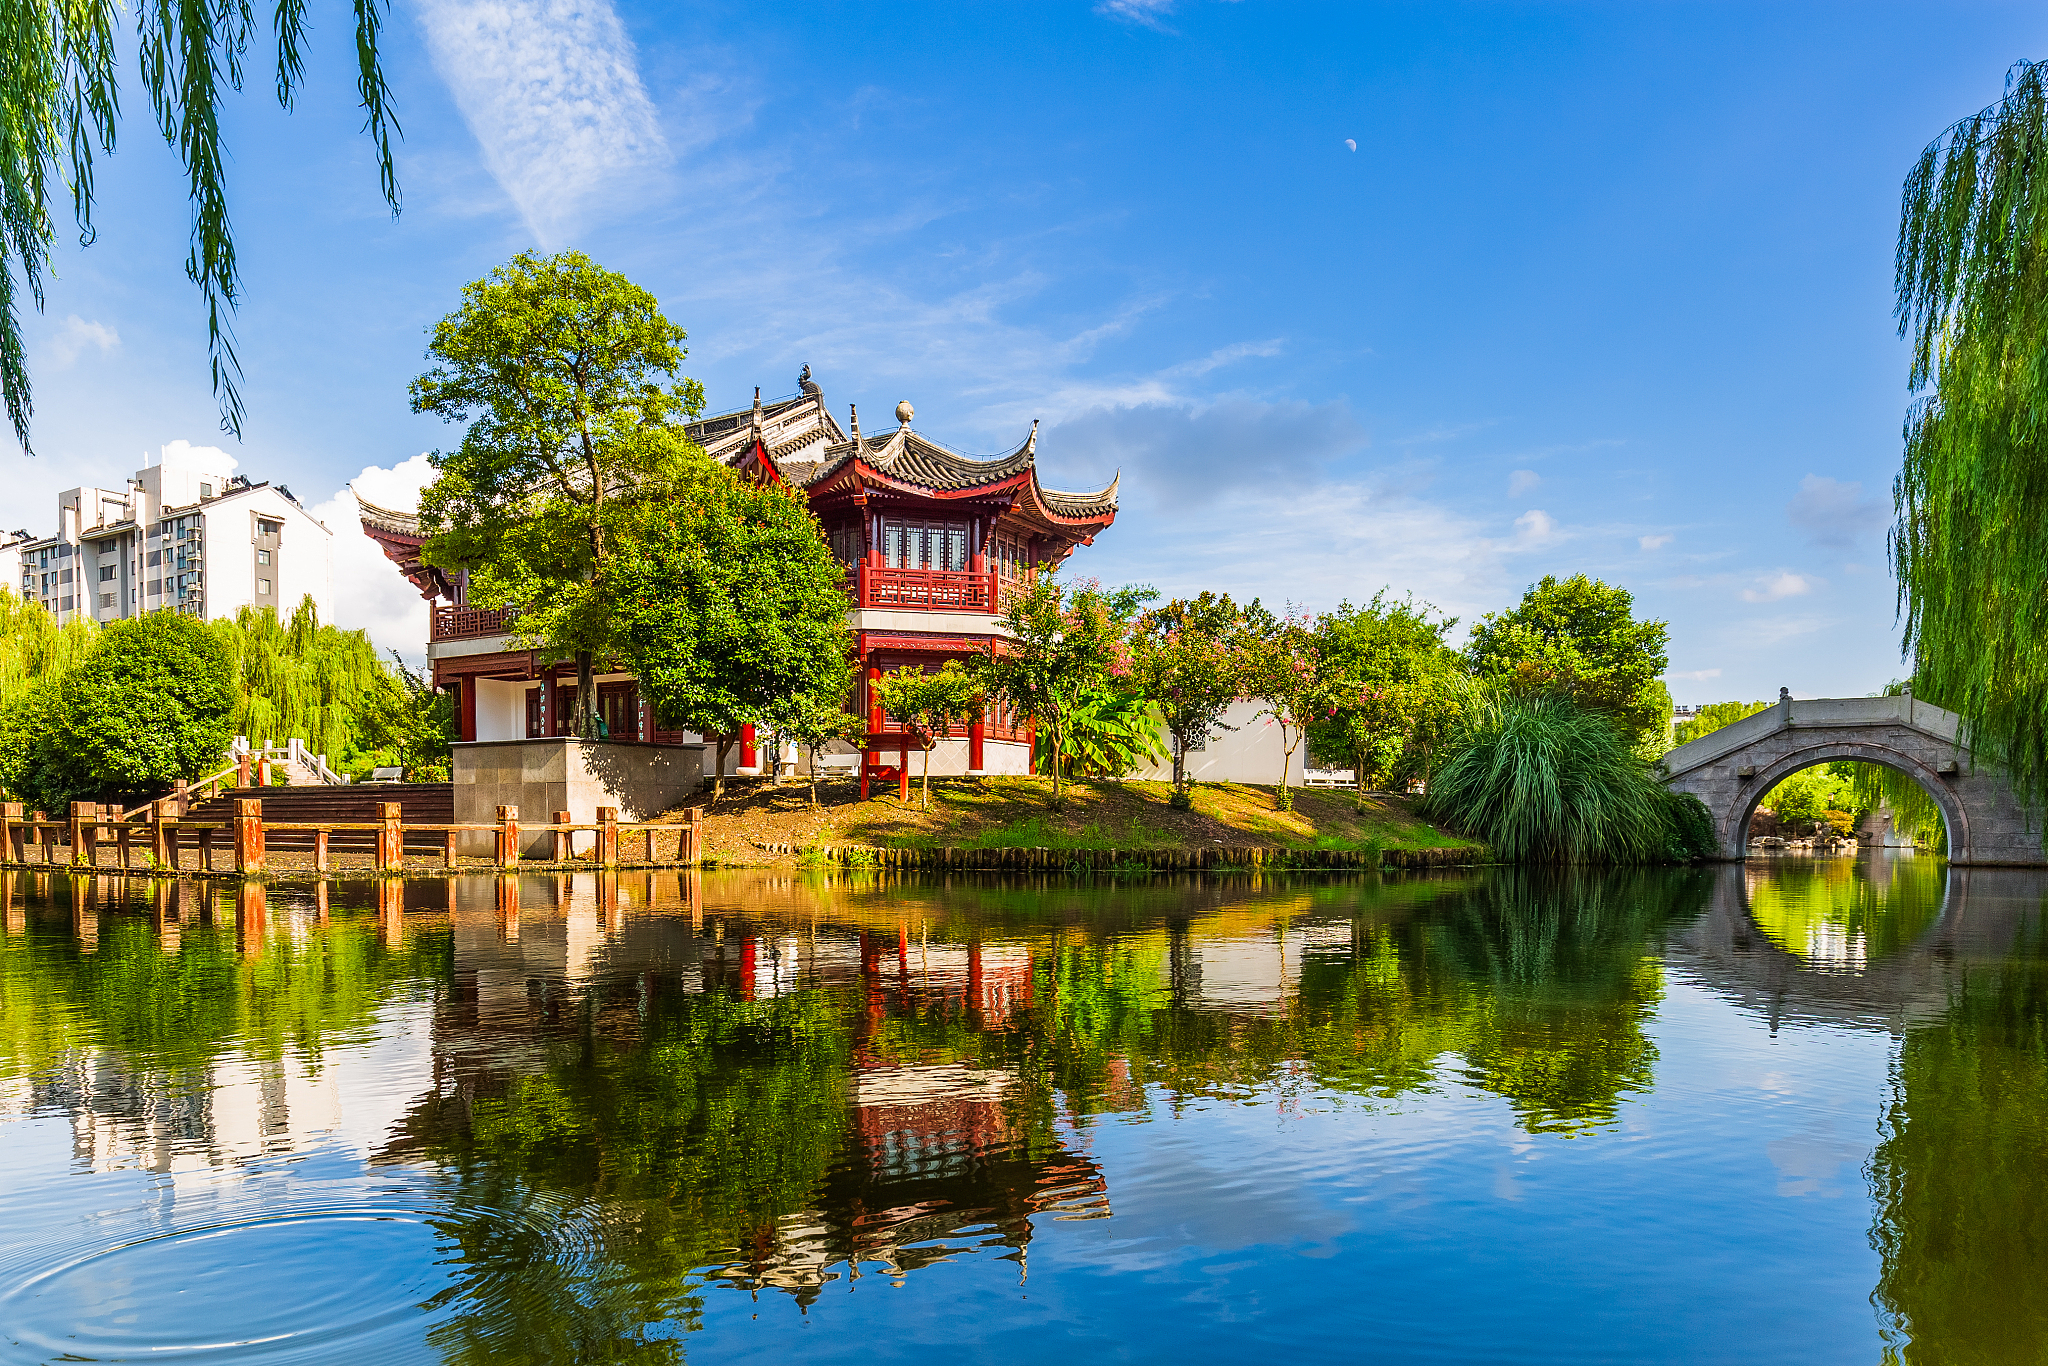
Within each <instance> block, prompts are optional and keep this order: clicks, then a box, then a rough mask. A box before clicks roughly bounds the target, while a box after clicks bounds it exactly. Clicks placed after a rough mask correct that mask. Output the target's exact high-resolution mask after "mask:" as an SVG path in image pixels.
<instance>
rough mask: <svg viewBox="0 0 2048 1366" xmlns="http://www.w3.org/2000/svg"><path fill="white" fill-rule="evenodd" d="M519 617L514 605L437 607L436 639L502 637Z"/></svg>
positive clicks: (435, 612) (433, 633) (434, 624)
mask: <svg viewBox="0 0 2048 1366" xmlns="http://www.w3.org/2000/svg"><path fill="white" fill-rule="evenodd" d="M518 616H519V611H518V609H517V608H513V607H448V606H437V607H435V608H434V622H433V627H432V634H431V635H430V637H429V639H432V640H475V639H477V638H478V637H479V636H501V635H503V634H505V632H507V631H509V630H510V629H512V623H513V621H514V620H516V619H517V618H518Z"/></svg>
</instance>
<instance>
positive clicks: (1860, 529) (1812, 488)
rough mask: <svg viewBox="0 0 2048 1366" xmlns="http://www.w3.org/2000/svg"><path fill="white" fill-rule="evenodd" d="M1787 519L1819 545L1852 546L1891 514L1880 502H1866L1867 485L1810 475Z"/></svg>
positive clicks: (1794, 497) (1801, 484)
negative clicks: (1865, 491)
mask: <svg viewBox="0 0 2048 1366" xmlns="http://www.w3.org/2000/svg"><path fill="white" fill-rule="evenodd" d="M1785 516H1786V517H1787V518H1789V519H1790V520H1791V522H1792V525H1794V526H1796V527H1801V528H1803V529H1804V530H1805V531H1806V534H1807V536H1808V537H1809V539H1811V540H1812V542H1813V543H1814V544H1815V545H1825V546H1837V547H1840V546H1848V545H1853V544H1854V543H1855V541H1856V538H1857V537H1859V536H1861V535H1863V534H1864V533H1865V532H1868V531H1873V530H1875V529H1877V528H1878V527H1880V526H1883V525H1884V524H1885V522H1886V521H1887V520H1888V519H1889V518H1890V516H1891V510H1890V508H1889V507H1887V506H1886V504H1885V503H1884V502H1883V501H1882V500H1881V499H1877V498H1865V497H1864V496H1863V485H1861V484H1853V483H1844V482H1842V481H1841V480H1839V479H1826V478H1823V477H1821V476H1820V475H1817V474H1809V475H1807V476H1806V477H1805V478H1804V479H1802V480H1800V481H1799V492H1798V493H1795V494H1794V495H1792V501H1791V502H1789V503H1787V504H1786V505H1785Z"/></svg>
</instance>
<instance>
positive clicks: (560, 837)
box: [548, 811, 576, 863]
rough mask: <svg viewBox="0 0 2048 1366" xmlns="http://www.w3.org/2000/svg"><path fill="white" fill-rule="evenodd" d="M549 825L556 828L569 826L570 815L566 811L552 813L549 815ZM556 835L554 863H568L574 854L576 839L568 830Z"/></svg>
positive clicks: (556, 832)
mask: <svg viewBox="0 0 2048 1366" xmlns="http://www.w3.org/2000/svg"><path fill="white" fill-rule="evenodd" d="M548 823H549V824H551V825H555V826H563V825H567V824H568V823H569V813H568V812H566V811H555V812H551V813H549V815H548ZM554 833H555V848H554V855H555V857H554V861H555V862H556V863H567V862H568V861H569V857H570V855H571V853H573V852H574V849H575V842H576V837H575V836H574V835H572V834H570V833H569V832H568V831H567V830H561V829H558V830H556V831H555V832H554Z"/></svg>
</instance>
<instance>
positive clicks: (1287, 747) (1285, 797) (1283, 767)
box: [1280, 726, 1301, 811]
mask: <svg viewBox="0 0 2048 1366" xmlns="http://www.w3.org/2000/svg"><path fill="white" fill-rule="evenodd" d="M1287 732H1288V727H1286V726H1282V727H1280V809H1281V810H1282V811H1292V810H1293V809H1294V789H1293V788H1291V787H1289V786H1288V785H1287V771H1288V770H1289V769H1291V768H1293V767H1294V749H1295V745H1299V744H1300V743H1301V741H1300V740H1299V739H1296V740H1295V742H1294V744H1289V743H1288V742H1287Z"/></svg>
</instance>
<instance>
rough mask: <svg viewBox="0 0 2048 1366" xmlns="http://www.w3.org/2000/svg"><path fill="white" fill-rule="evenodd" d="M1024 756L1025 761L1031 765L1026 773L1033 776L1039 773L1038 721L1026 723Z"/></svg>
mask: <svg viewBox="0 0 2048 1366" xmlns="http://www.w3.org/2000/svg"><path fill="white" fill-rule="evenodd" d="M1024 756H1025V759H1026V761H1027V762H1028V764H1029V768H1028V769H1027V770H1026V771H1027V772H1030V773H1033V774H1035V773H1037V772H1038V722H1037V720H1036V719H1033V720H1030V721H1026V722H1025V723H1024Z"/></svg>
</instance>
